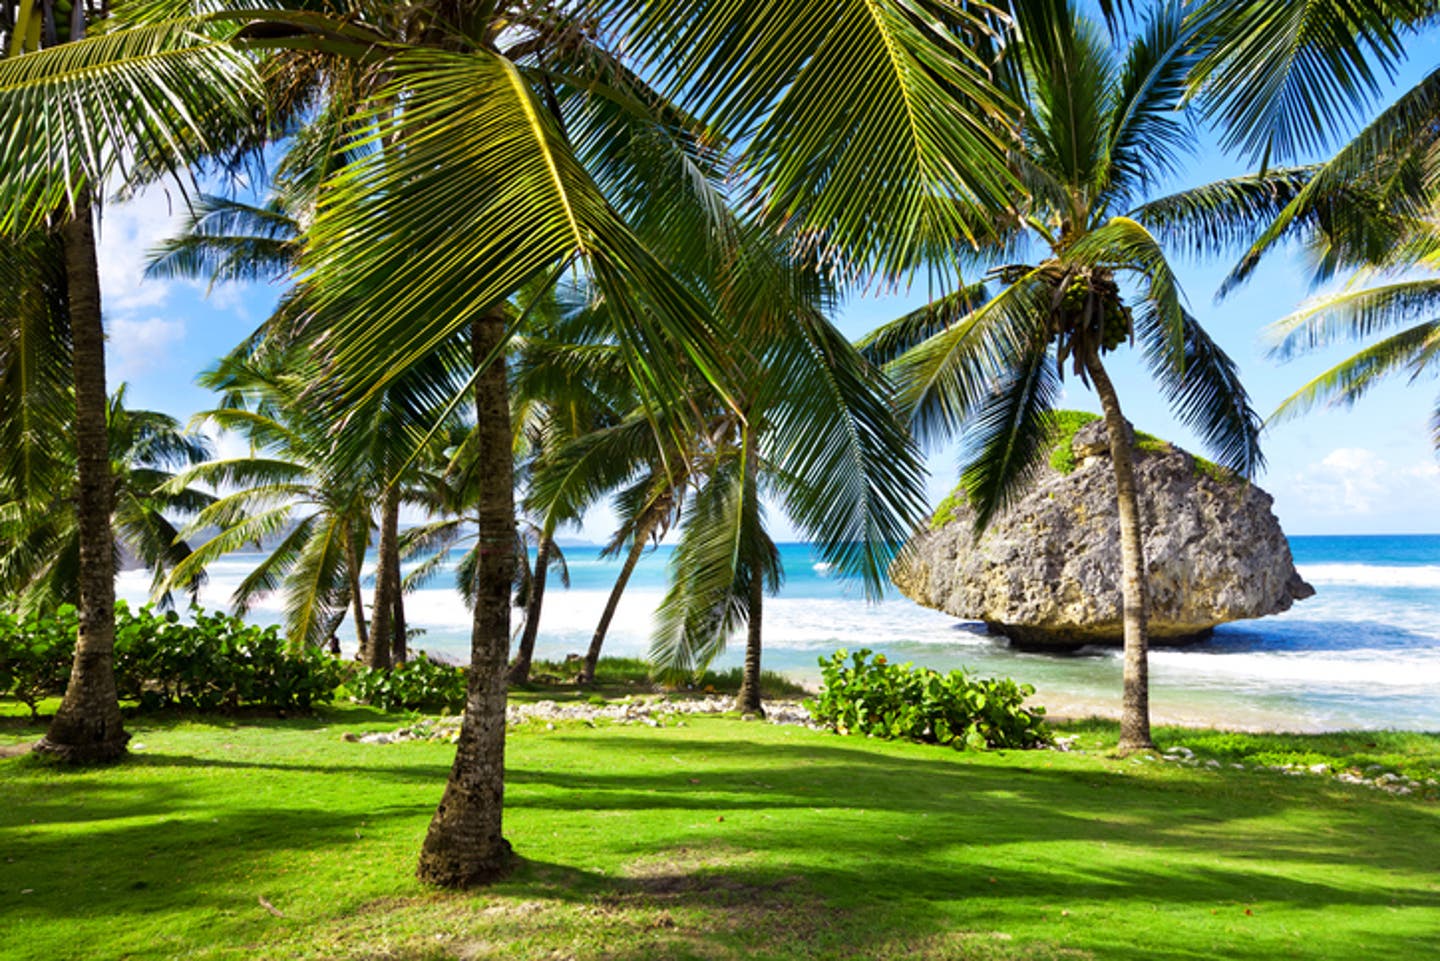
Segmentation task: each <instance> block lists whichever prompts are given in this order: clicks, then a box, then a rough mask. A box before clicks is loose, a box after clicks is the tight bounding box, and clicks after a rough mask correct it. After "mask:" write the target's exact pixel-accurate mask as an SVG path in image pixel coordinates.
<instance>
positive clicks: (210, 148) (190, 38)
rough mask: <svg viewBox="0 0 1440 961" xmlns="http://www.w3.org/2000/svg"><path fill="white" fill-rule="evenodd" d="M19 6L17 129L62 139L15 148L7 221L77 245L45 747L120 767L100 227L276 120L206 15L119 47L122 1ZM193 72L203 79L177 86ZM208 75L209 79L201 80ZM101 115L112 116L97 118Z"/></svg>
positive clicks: (14, 16) (12, 52)
mask: <svg viewBox="0 0 1440 961" xmlns="http://www.w3.org/2000/svg"><path fill="white" fill-rule="evenodd" d="M7 13H8V15H7V16H6V17H5V18H4V21H3V23H0V44H3V46H4V49H5V52H6V53H7V54H8V56H7V57H6V58H5V59H4V60H3V61H0V73H3V74H4V79H0V88H4V89H5V91H6V93H7V94H8V96H6V97H5V98H4V99H5V106H4V107H3V108H0V109H3V110H5V111H6V112H7V113H8V116H7V120H6V122H7V125H8V128H9V129H11V130H17V129H19V127H21V126H25V127H30V128H31V129H32V131H33V130H35V129H49V130H51V131H53V132H56V133H57V134H58V136H56V137H54V138H52V139H51V140H50V142H49V143H46V144H42V143H40V142H39V141H37V140H33V139H30V138H29V137H25V136H22V137H21V138H20V140H18V141H15V142H13V143H12V145H11V147H10V153H11V156H10V157H8V158H7V162H6V163H5V164H4V168H5V170H6V171H7V177H6V178H5V181H4V186H3V188H0V190H3V192H4V193H5V195H6V200H5V202H4V203H3V205H0V206H3V207H4V210H3V212H0V229H3V230H4V231H5V232H6V233H8V234H10V235H11V236H12V237H13V236H17V235H23V234H24V233H26V232H31V231H35V230H41V231H50V232H53V233H54V234H55V235H57V236H58V237H59V238H60V241H61V243H62V245H63V254H62V258H61V263H63V264H64V267H65V277H66V281H65V287H66V298H67V305H66V310H67V313H68V316H69V327H70V333H69V336H70V341H71V352H70V355H69V367H70V374H71V378H72V380H73V385H74V400H73V409H74V417H75V423H74V438H75V445H76V451H77V457H76V469H77V478H78V481H77V485H76V505H77V517H78V536H79V565H78V569H77V572H76V574H77V582H78V588H79V599H80V604H79V612H80V616H79V620H80V626H79V635H78V637H77V639H76V646H75V660H74V664H73V666H72V669H71V676H70V682H69V684H68V685H67V687H66V693H65V697H64V699H63V700H62V701H61V704H60V707H59V709H58V710H57V711H56V713H55V718H54V720H53V721H52V723H51V725H50V728H49V730H47V732H46V734H45V736H44V737H43V738H41V740H40V741H39V742H38V743H37V744H36V746H35V749H36V750H37V751H40V752H42V753H47V754H51V755H54V756H56V757H59V758H62V759H65V760H70V761H75V762H82V763H83V762H88V761H110V760H115V759H117V758H119V757H120V756H122V755H123V754H124V753H125V744H126V742H127V740H128V739H129V735H128V734H126V733H125V730H124V725H123V723H122V720H121V717H120V708H119V702H118V699H117V696H116V691H115V682H114V604H115V583H114V581H115V561H114V557H113V554H112V543H113V532H112V530H111V527H110V517H111V513H112V508H113V504H112V502H111V496H112V490H111V487H112V480H111V478H110V477H109V476H107V467H108V465H109V459H108V451H107V438H106V400H107V398H106V390H105V348H104V337H105V335H104V327H103V323H102V319H101V308H100V277H99V270H98V266H97V264H96V252H95V251H96V247H95V227H94V219H95V215H96V208H97V205H98V201H99V199H100V197H99V194H100V191H101V190H102V189H103V187H104V185H106V184H108V183H110V182H111V178H112V176H114V175H117V174H119V175H120V176H122V177H125V178H126V179H133V177H134V176H137V175H138V176H141V177H145V176H154V175H156V174H157V173H161V172H166V171H172V172H173V171H175V170H176V169H177V164H176V162H175V159H174V153H175V152H176V148H177V147H181V145H183V153H184V155H185V157H186V159H196V160H198V159H200V158H202V157H205V156H211V155H214V154H215V153H216V152H217V151H218V150H219V149H221V148H222V147H227V148H228V147H233V146H234V145H235V144H236V143H237V142H239V141H241V140H247V139H251V138H252V135H253V132H254V131H255V130H256V129H258V128H260V127H263V125H264V123H263V118H264V114H263V113H262V112H259V111H257V110H255V109H254V105H255V104H256V103H257V102H260V101H259V99H258V98H254V97H251V96H250V95H251V94H254V93H258V90H259V85H258V84H255V83H252V82H251V81H250V77H249V73H250V71H249V68H248V65H246V64H243V63H242V61H241V58H240V57H239V56H237V55H236V53H235V52H234V51H233V50H230V49H225V48H222V47H220V46H218V45H216V44H215V43H214V42H213V40H214V36H213V32H212V34H211V35H207V31H206V30H205V29H204V28H201V29H195V25H194V24H193V22H192V24H191V25H190V26H189V27H183V28H177V27H176V26H175V25H173V24H172V25H169V26H158V27H148V28H144V29H142V30H140V31H139V32H138V33H136V34H132V35H131V36H130V37H129V38H127V39H126V40H122V41H119V42H118V43H117V42H116V41H113V40H112V39H110V38H108V37H105V36H98V37H96V38H93V39H90V38H87V28H88V27H89V26H90V23H91V21H92V20H93V19H94V18H96V17H103V16H106V15H108V14H109V13H110V10H109V6H108V5H103V6H100V7H98V8H97V7H96V5H93V4H89V3H76V4H74V5H72V7H71V10H70V14H69V16H68V18H67V17H64V16H57V15H56V9H55V7H54V5H53V3H51V2H49V0H42V2H40V3H34V4H31V3H24V4H18V5H11V6H9V7H7ZM230 32H232V33H233V30H231V31H230ZM157 51H160V53H159V55H156V53H157ZM137 55H139V56H141V57H142V59H144V60H146V61H147V62H146V63H145V65H144V66H142V67H140V68H139V69H138V70H131V71H129V77H128V79H126V78H124V77H123V75H121V76H116V77H115V78H114V79H113V80H112V79H109V78H107V80H106V81H103V82H102V83H101V84H100V85H98V86H95V85H91V84H90V82H89V81H82V83H81V84H79V85H75V84H67V83H65V82H64V81H63V80H62V81H60V83H59V85H58V86H59V88H60V89H57V85H56V84H55V82H54V78H56V77H63V76H64V75H65V74H66V73H67V71H68V72H69V75H70V76H71V77H74V76H75V75H76V73H75V72H76V71H79V72H82V73H83V72H86V71H87V70H88V69H89V68H92V67H94V66H95V65H96V64H97V63H100V62H110V61H113V60H126V61H131V62H132V64H133V60H134V57H136V56H137ZM62 65H63V66H62ZM187 68H188V69H189V70H193V73H192V74H191V75H190V76H189V77H187V78H186V80H185V81H184V82H181V83H176V80H177V78H179V77H181V76H184V74H185V73H186V71H187ZM201 77H204V78H206V79H207V80H208V81H209V82H205V83H197V82H194V81H197V80H199V78H201ZM77 86H78V87H88V88H89V89H83V90H82V89H77ZM99 87H104V88H105V89H103V90H102V89H99ZM162 88H164V89H162ZM166 102H168V103H169V106H168V107H166V106H163V104H164V103H166ZM121 103H125V104H127V107H126V108H125V109H126V110H127V117H126V120H125V122H115V121H116V116H115V114H114V112H113V110H114V108H115V105H117V104H121ZM101 116H104V117H107V118H109V119H108V120H107V122H103V123H87V122H83V121H84V118H94V117H101ZM77 121H80V122H77ZM257 121H258V123H257ZM61 131H63V133H61ZM51 148H54V153H50V152H49V151H50V150H51Z"/></svg>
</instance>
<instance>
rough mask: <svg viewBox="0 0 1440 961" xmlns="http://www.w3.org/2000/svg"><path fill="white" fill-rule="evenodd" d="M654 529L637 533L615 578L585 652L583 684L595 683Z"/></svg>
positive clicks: (650, 528)
mask: <svg viewBox="0 0 1440 961" xmlns="http://www.w3.org/2000/svg"><path fill="white" fill-rule="evenodd" d="M654 529H655V523H654V521H651V522H650V523H648V524H645V525H644V526H643V527H642V529H640V530H637V531H636V532H635V540H634V541H632V542H631V544H630V552H629V553H627V554H626V555H625V564H624V566H622V567H621V568H620V576H619V577H617V578H615V586H614V587H612V588H610V597H609V598H608V599H606V601H605V610H604V611H603V612H602V613H601V614H600V623H598V624H596V625H595V634H594V636H593V637H591V638H590V649H589V650H587V651H586V652H585V663H584V664H583V665H581V667H580V683H581V684H593V683H595V667H596V665H598V664H599V663H600V649H601V648H602V647H604V645H605V635H606V634H607V633H608V632H609V630H610V622H611V621H612V620H614V619H615V611H616V609H617V608H618V607H619V606H620V596H621V595H622V594H624V593H625V585H627V584H629V583H630V575H631V574H633V573H635V565H636V564H639V563H640V557H641V555H642V554H644V553H645V543H646V542H647V541H648V540H650V532H651V531H653V530H654Z"/></svg>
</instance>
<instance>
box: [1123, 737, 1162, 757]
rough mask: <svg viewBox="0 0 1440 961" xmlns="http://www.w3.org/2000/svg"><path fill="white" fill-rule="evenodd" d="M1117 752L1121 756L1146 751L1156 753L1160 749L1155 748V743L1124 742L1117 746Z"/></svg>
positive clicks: (1147, 741) (1146, 741)
mask: <svg viewBox="0 0 1440 961" xmlns="http://www.w3.org/2000/svg"><path fill="white" fill-rule="evenodd" d="M1115 750H1116V751H1117V752H1118V753H1120V754H1121V755H1126V754H1140V753H1143V752H1145V751H1155V750H1158V749H1157V748H1156V747H1155V742H1154V741H1149V740H1145V741H1139V740H1122V741H1121V742H1120V743H1119V744H1117V745H1116V746H1115Z"/></svg>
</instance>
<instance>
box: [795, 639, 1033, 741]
mask: <svg viewBox="0 0 1440 961" xmlns="http://www.w3.org/2000/svg"><path fill="white" fill-rule="evenodd" d="M870 654H871V652H870V651H868V650H860V651H856V652H855V653H854V654H853V655H852V654H850V653H849V652H848V651H845V650H840V651H836V652H835V654H834V655H833V656H831V657H830V658H829V659H826V658H821V659H820V669H821V676H822V678H823V680H824V687H823V688H822V689H821V691H820V694H819V696H818V697H816V698H815V699H813V700H810V701H806V702H805V706H806V708H808V709H809V711H810V716H811V717H813V718H814V719H815V720H816V721H818V722H819V723H821V724H827V725H829V726H830V727H831V728H833V729H834V730H836V731H837V732H839V733H841V734H867V735H873V736H875V737H883V738H908V739H910V740H913V741H926V742H929V743H932V744H949V745H953V746H954V747H956V748H962V749H963V748H970V749H981V750H983V749H984V748H987V747H994V748H1028V747H1037V746H1040V745H1043V744H1048V743H1049V741H1050V732H1049V730H1048V729H1047V727H1046V725H1045V720H1044V714H1045V709H1044V708H1038V707H1037V708H1033V709H1027V708H1025V707H1023V706H1022V705H1023V703H1024V701H1025V698H1026V697H1028V696H1029V695H1031V694H1033V693H1035V689H1034V688H1033V687H1031V686H1030V685H1028V684H1023V685H1021V684H1016V683H1015V682H1014V681H1012V680H1010V679H1009V678H1000V679H976V678H971V677H968V676H967V675H966V674H965V672H964V671H951V672H950V673H949V674H941V673H939V672H938V671H933V670H931V669H929V668H920V669H918V670H917V669H915V668H913V667H912V666H911V665H910V664H891V663H889V662H888V661H887V660H886V659H885V655H883V654H881V655H878V656H876V657H875V659H874V660H869V658H870ZM847 662H848V663H847Z"/></svg>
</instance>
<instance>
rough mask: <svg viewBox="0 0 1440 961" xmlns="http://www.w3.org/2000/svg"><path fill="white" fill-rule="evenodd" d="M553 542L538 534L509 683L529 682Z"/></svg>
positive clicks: (547, 535)
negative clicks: (538, 539) (521, 627)
mask: <svg viewBox="0 0 1440 961" xmlns="http://www.w3.org/2000/svg"><path fill="white" fill-rule="evenodd" d="M554 546H555V542H554V541H553V540H551V539H550V535H549V534H548V533H545V532H542V533H541V534H540V543H539V545H538V546H537V547H536V548H535V573H534V574H533V575H532V576H531V578H530V596H529V597H527V598H525V630H524V631H523V632H522V633H521V634H520V650H518V651H517V652H516V653H515V660H514V661H513V662H511V664H510V674H509V682H510V684H512V685H515V684H524V683H525V682H527V681H529V680H530V662H531V661H532V660H533V659H534V657H535V638H536V637H537V636H538V635H539V634H540V609H541V607H542V606H543V605H544V603H545V577H546V574H547V573H548V572H549V567H550V552H551V551H552V550H553V549H554Z"/></svg>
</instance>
